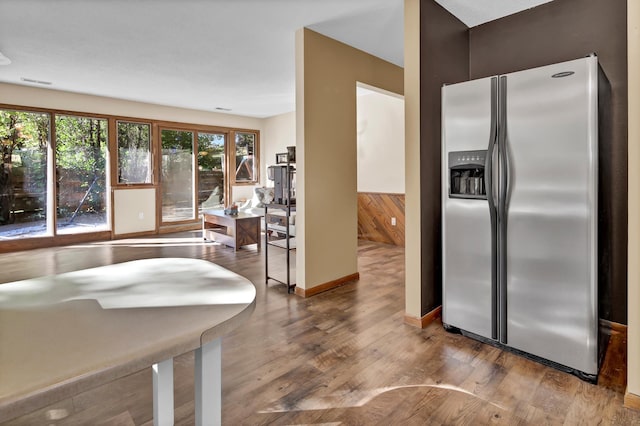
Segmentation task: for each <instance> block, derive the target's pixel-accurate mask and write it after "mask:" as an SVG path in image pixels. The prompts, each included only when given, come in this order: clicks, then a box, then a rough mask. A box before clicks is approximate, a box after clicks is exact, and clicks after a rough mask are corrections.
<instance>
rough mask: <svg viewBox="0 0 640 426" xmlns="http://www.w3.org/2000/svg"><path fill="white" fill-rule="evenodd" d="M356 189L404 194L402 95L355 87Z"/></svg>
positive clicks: (359, 190)
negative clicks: (356, 123)
mask: <svg viewBox="0 0 640 426" xmlns="http://www.w3.org/2000/svg"><path fill="white" fill-rule="evenodd" d="M357 117H358V127H357V132H358V133H357V134H358V192H380V193H394V194H404V98H403V97H400V96H398V95H388V94H383V93H380V92H376V91H373V90H368V89H363V88H360V87H358V97H357Z"/></svg>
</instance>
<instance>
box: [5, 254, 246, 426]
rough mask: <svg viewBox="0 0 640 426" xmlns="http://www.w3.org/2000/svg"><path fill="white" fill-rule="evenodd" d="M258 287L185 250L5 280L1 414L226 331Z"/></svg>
mask: <svg viewBox="0 0 640 426" xmlns="http://www.w3.org/2000/svg"><path fill="white" fill-rule="evenodd" d="M255 294H256V292H255V287H254V286H253V284H252V283H251V282H250V281H249V280H247V279H246V278H244V277H241V276H239V275H237V274H235V273H234V272H231V271H229V270H227V269H224V268H222V267H220V266H218V265H215V264H213V263H210V262H207V261H204V260H197V259H184V258H162V259H144V260H136V261H132V262H125V263H120V264H114V265H109V266H102V267H98V268H92V269H86V270H82V271H75V272H70V273H65V274H60V275H55V276H50V277H42V278H35V279H30V280H24V281H17V282H13V283H6V284H0V421H3V420H5V419H9V418H13V417H16V416H18V415H22V414H24V413H28V412H30V411H33V410H36V409H38V408H42V407H44V406H46V405H48V404H51V403H53V402H55V401H58V400H61V399H64V398H67V397H69V396H71V395H74V394H76V393H78V392H82V391H84V390H87V389H90V388H92V387H95V386H98V385H101V384H103V383H107V382H109V381H111V380H114V379H116V378H119V377H123V376H125V375H127V374H131V373H133V372H136V371H139V370H142V369H144V368H146V367H149V366H151V365H153V364H155V363H158V362H161V361H164V360H166V359H169V358H172V357H175V356H177V355H180V354H182V353H185V352H188V351H191V350H194V349H196V348H198V347H200V346H201V345H202V344H204V343H208V342H210V341H212V340H214V339H216V338H218V337H221V336H223V335H224V334H227V333H229V332H230V331H231V330H233V329H234V328H236V327H237V326H238V325H240V324H241V323H242V322H243V321H245V320H246V319H247V318H248V317H249V316H250V315H251V313H252V312H253V309H254V306H255Z"/></svg>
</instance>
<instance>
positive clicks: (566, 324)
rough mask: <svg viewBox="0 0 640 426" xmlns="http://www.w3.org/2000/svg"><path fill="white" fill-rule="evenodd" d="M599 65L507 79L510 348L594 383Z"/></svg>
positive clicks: (577, 64)
mask: <svg viewBox="0 0 640 426" xmlns="http://www.w3.org/2000/svg"><path fill="white" fill-rule="evenodd" d="M597 71H598V65H597V58H595V57H589V58H584V59H579V60H575V61H569V62H565V63H561V64H555V65H550V66H546V67H541V68H536V69H532V70H527V71H522V72H517V73H513V74H508V75H507V76H506V85H507V91H506V111H507V122H506V131H507V134H506V140H507V144H506V152H507V156H506V164H507V167H508V172H509V177H508V191H507V199H506V200H505V201H506V210H507V223H506V229H507V233H506V244H507V247H506V291H507V295H506V296H507V299H506V300H507V302H506V304H507V306H506V309H507V318H508V320H507V342H506V343H507V344H508V345H509V346H511V347H514V348H517V349H520V350H522V351H525V352H528V353H531V354H534V355H537V356H540V357H542V358H545V359H548V360H551V361H553V362H556V363H559V364H562V365H564V366H568V367H570V368H572V369H576V370H578V371H582V372H585V373H587V374H597V337H598V334H597V331H598V327H597V319H598V312H597V270H596V268H597V257H596V256H597V228H596V226H597V225H596V220H597V205H598V203H597V158H598V156H597V152H598V150H597V149H598V148H597V135H598V129H597V125H598V121H597V117H598V116H597V93H598V90H597Z"/></svg>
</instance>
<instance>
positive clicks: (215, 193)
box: [198, 132, 227, 210]
mask: <svg viewBox="0 0 640 426" xmlns="http://www.w3.org/2000/svg"><path fill="white" fill-rule="evenodd" d="M226 139H227V138H226V135H225V134H224V133H200V132H198V204H199V206H200V210H206V209H213V208H223V207H224V206H225V204H226V202H225V195H226V192H227V191H226V186H225V185H226V179H225V174H226V173H225V166H226V161H225V158H226V147H225V145H226Z"/></svg>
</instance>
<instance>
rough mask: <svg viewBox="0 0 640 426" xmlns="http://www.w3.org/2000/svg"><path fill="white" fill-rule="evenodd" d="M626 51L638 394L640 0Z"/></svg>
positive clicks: (631, 315)
mask: <svg viewBox="0 0 640 426" xmlns="http://www.w3.org/2000/svg"><path fill="white" fill-rule="evenodd" d="M627 7H628V10H627V19H628V26H627V28H628V31H629V40H628V43H629V44H628V55H629V65H628V66H629V73H628V76H629V77H628V78H629V117H635V118H632V119H630V120H629V246H628V250H629V257H628V278H627V280H628V281H627V286H628V313H627V315H628V327H629V328H628V333H629V337H628V346H627V351H628V352H627V359H628V366H627V392H629V393H632V394H635V395H638V396H640V262H639V261H638V260H639V259H640V185H639V184H638V182H640V121H638V119H637V117H640V0H629V2H628V3H627Z"/></svg>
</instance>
